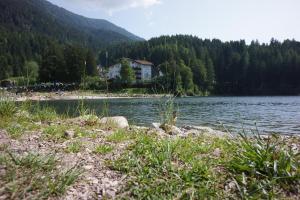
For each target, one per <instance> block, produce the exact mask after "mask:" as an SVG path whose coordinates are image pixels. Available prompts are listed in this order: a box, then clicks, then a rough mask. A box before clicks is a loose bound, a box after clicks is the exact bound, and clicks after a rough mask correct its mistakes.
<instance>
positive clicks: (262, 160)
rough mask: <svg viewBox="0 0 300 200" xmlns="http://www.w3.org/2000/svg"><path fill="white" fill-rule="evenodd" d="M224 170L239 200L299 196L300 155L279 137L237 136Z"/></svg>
mask: <svg viewBox="0 0 300 200" xmlns="http://www.w3.org/2000/svg"><path fill="white" fill-rule="evenodd" d="M240 136H241V137H240V139H239V140H237V141H234V142H232V145H235V146H236V149H237V150H236V151H235V152H234V154H233V158H232V160H231V161H230V162H229V163H228V165H227V167H228V170H229V171H230V172H232V177H233V179H234V180H235V181H236V184H237V186H238V190H239V194H240V196H241V197H242V198H249V197H252V198H253V197H255V198H273V197H274V196H275V195H276V193H278V192H280V190H282V189H283V190H285V192H289V193H299V192H300V190H299V184H300V171H299V169H300V162H299V154H296V153H295V152H294V151H293V150H292V148H291V147H289V146H286V144H287V141H285V140H284V139H282V138H281V137H280V136H278V135H271V136H268V137H265V138H262V137H261V136H260V135H254V137H253V138H250V137H249V136H246V135H243V134H241V135H240Z"/></svg>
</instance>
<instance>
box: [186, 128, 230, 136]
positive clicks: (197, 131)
mask: <svg viewBox="0 0 300 200" xmlns="http://www.w3.org/2000/svg"><path fill="white" fill-rule="evenodd" d="M183 128H184V129H185V130H187V131H194V133H195V134H198V135H202V134H205V133H206V134H211V135H216V136H224V135H226V133H224V132H222V131H218V130H214V129H212V128H210V127H205V126H184V127H183ZM195 136H197V135H195Z"/></svg>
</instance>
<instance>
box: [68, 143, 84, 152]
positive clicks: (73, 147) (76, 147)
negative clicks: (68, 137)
mask: <svg viewBox="0 0 300 200" xmlns="http://www.w3.org/2000/svg"><path fill="white" fill-rule="evenodd" d="M81 149H82V143H81V142H79V141H76V142H72V143H71V144H69V145H68V147H67V149H66V152H68V153H78V152H80V151H81Z"/></svg>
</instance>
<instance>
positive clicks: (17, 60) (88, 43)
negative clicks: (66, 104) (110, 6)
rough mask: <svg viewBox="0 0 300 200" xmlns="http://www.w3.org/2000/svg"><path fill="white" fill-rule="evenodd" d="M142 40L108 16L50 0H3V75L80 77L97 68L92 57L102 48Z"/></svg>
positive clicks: (0, 12) (0, 51) (0, 67)
mask: <svg viewBox="0 0 300 200" xmlns="http://www.w3.org/2000/svg"><path fill="white" fill-rule="evenodd" d="M141 40H143V39H141V38H139V37H138V36H135V35H133V34H131V33H129V32H128V31H126V30H125V29H123V28H120V27H118V26H116V25H114V24H112V23H110V22H108V21H106V20H101V19H90V18H86V17H83V16H80V15H77V14H74V13H71V12H69V11H67V10H65V9H63V8H60V7H58V6H55V5H53V4H51V3H50V2H48V1H45V0H0V80H3V79H6V78H11V77H14V79H17V80H18V78H22V77H24V76H27V75H30V79H31V81H30V82H35V81H40V82H47V81H62V82H71V81H72V82H73V81H74V82H80V80H81V75H80V76H79V75H78V74H80V73H82V72H87V73H86V74H95V69H92V70H91V69H90V68H91V67H90V66H89V64H88V63H89V60H91V59H92V58H91V56H92V55H93V56H94V54H97V53H98V50H99V49H101V48H103V47H105V46H108V45H111V44H114V43H118V42H130V41H141ZM70 51H71V52H70ZM93 59H94V58H93ZM85 61H86V62H87V66H86V67H84V64H85ZM71 62H73V63H71ZM90 63H93V68H95V65H96V64H95V63H96V62H94V61H91V62H90ZM71 64H72V65H71ZM36 66H37V67H36ZM33 69H34V70H33ZM30 70H31V71H32V70H33V72H31V71H30ZM29 71H30V72H29ZM91 71H93V72H92V73H91ZM89 72H90V73H89ZM72 73H77V74H76V75H75V76H73V74H72ZM16 77H17V78H16Z"/></svg>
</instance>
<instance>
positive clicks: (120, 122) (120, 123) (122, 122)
mask: <svg viewBox="0 0 300 200" xmlns="http://www.w3.org/2000/svg"><path fill="white" fill-rule="evenodd" d="M99 123H100V124H103V125H112V126H113V127H115V128H121V129H125V128H128V127H129V124H128V121H127V119H126V118H125V117H123V116H116V117H104V118H102V119H101V120H100V121H99Z"/></svg>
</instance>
